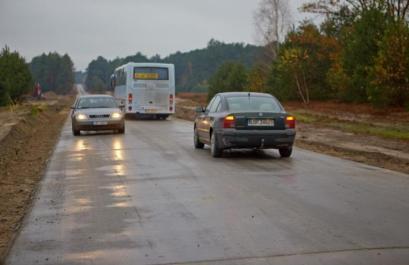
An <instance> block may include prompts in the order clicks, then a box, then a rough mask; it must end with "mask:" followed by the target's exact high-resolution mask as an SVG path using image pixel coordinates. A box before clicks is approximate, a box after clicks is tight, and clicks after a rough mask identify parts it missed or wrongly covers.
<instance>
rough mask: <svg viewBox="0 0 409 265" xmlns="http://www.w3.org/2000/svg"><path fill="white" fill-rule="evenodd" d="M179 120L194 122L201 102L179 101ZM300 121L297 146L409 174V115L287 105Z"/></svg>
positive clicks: (360, 108)
mask: <svg viewBox="0 0 409 265" xmlns="http://www.w3.org/2000/svg"><path fill="white" fill-rule="evenodd" d="M176 104H177V105H176V117H178V118H181V119H186V120H194V117H195V115H196V114H195V107H196V106H198V105H200V103H197V102H195V101H194V100H192V99H191V98H189V99H185V98H177V100H176ZM284 105H285V108H286V110H287V111H288V112H290V113H291V114H293V115H294V116H296V118H297V139H296V146H298V147H300V148H303V149H308V150H312V151H315V152H320V153H324V154H328V155H332V156H337V157H341V158H344V159H349V160H353V161H357V162H362V163H365V164H368V165H373V166H377V167H382V168H386V169H391V170H395V171H400V172H404V173H409V112H405V111H403V110H399V109H389V110H388V111H385V110H376V109H373V108H371V107H368V106H362V105H353V104H342V103H331V102H328V103H321V102H316V103H312V104H310V105H309V106H305V105H302V104H299V103H295V102H290V103H287V104H284Z"/></svg>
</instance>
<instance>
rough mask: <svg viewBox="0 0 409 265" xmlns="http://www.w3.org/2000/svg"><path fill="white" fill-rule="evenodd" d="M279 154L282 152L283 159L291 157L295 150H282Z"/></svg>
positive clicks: (289, 148) (279, 150)
mask: <svg viewBox="0 0 409 265" xmlns="http://www.w3.org/2000/svg"><path fill="white" fill-rule="evenodd" d="M278 152H280V156H281V157H290V156H291V154H292V152H293V148H292V147H287V148H280V149H278Z"/></svg>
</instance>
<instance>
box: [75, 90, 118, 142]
mask: <svg viewBox="0 0 409 265" xmlns="http://www.w3.org/2000/svg"><path fill="white" fill-rule="evenodd" d="M71 109H72V113H71V120H72V133H73V135H75V136H78V135H80V132H81V131H102V130H104V131H105V130H115V131H117V132H118V133H121V134H123V133H125V117H124V113H123V112H122V110H121V109H120V107H119V106H118V105H117V103H116V101H115V99H114V98H113V97H112V96H108V95H83V96H79V97H78V98H77V99H76V100H75V103H74V105H73V106H72V107H71Z"/></svg>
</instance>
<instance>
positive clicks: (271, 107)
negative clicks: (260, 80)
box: [227, 96, 283, 112]
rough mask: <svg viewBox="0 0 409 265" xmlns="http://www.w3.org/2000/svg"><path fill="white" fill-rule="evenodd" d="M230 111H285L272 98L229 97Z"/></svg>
mask: <svg viewBox="0 0 409 265" xmlns="http://www.w3.org/2000/svg"><path fill="white" fill-rule="evenodd" d="M227 105H228V109H229V111H232V112H236V111H245V112H246V111H248V112H281V111H283V109H282V108H281V106H280V105H279V104H278V103H277V101H276V100H275V99H274V98H271V97H251V96H250V97H248V96H242V97H229V98H227Z"/></svg>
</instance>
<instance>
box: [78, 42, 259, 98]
mask: <svg viewBox="0 0 409 265" xmlns="http://www.w3.org/2000/svg"><path fill="white" fill-rule="evenodd" d="M262 52H263V49H262V48H261V47H257V46H254V45H245V44H242V43H231V44H226V43H223V42H220V41H217V40H213V39H212V40H210V41H209V43H208V45H207V47H206V48H204V49H196V50H193V51H189V52H184V53H182V52H176V53H174V54H171V55H169V56H167V57H165V58H161V57H160V56H159V55H156V56H153V57H151V58H148V57H147V56H145V55H143V54H141V53H137V54H135V55H133V56H128V57H125V58H116V59H114V60H107V59H105V58H104V57H102V56H99V57H98V58H96V59H95V60H93V61H92V62H91V63H90V64H89V65H88V69H87V77H86V81H85V84H86V86H87V88H88V90H90V91H93V92H103V91H106V90H107V89H109V79H110V76H111V75H112V73H113V72H114V70H115V68H117V67H118V66H120V65H123V64H126V63H128V62H155V63H172V64H175V69H176V88H177V91H178V92H182V91H183V92H184V91H189V92H207V90H208V87H209V83H208V82H209V79H210V77H211V76H213V75H214V74H215V73H216V71H217V69H218V68H219V67H220V66H221V65H222V64H223V63H225V62H236V63H240V64H242V65H243V66H244V67H245V68H246V69H250V68H251V67H252V66H253V63H254V62H255V61H256V59H257V58H258V57H260V56H261V55H262Z"/></svg>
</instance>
